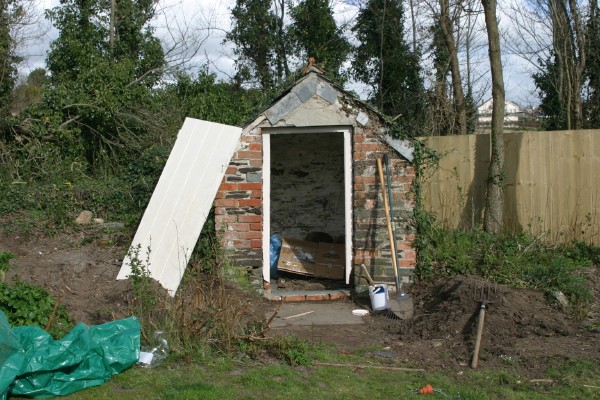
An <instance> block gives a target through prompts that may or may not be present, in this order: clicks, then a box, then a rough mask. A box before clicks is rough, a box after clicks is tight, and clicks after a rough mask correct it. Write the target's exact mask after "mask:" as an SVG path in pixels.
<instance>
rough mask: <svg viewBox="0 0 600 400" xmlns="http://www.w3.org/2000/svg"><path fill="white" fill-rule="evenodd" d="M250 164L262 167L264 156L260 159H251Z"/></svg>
mask: <svg viewBox="0 0 600 400" xmlns="http://www.w3.org/2000/svg"><path fill="white" fill-rule="evenodd" d="M248 165H250V166H251V167H262V165H263V160H262V158H261V159H260V160H250V162H249V164H248Z"/></svg>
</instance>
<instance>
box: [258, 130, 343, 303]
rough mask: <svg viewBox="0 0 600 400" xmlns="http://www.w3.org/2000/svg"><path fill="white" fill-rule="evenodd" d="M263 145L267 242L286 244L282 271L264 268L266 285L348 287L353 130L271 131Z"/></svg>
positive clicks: (281, 287)
mask: <svg viewBox="0 0 600 400" xmlns="http://www.w3.org/2000/svg"><path fill="white" fill-rule="evenodd" d="M265 139H266V140H265ZM263 146H264V149H263V151H264V154H265V168H264V169H263V171H264V176H263V183H264V187H263V190H264V195H265V197H264V199H265V205H266V204H268V207H265V209H264V212H265V215H264V219H263V221H264V225H265V228H264V230H265V237H263V241H265V240H268V242H269V245H270V242H271V240H272V238H273V236H274V235H276V239H275V240H276V241H277V240H280V241H281V245H282V248H281V254H280V259H279V263H278V267H277V268H273V266H272V265H270V263H269V266H268V267H267V266H263V272H267V271H265V269H266V268H268V270H269V271H268V272H267V273H265V274H264V277H265V280H267V279H269V282H270V283H271V287H272V288H273V289H275V290H278V291H292V292H293V291H321V290H339V289H344V288H347V287H348V283H349V279H348V277H349V266H350V262H351V254H352V252H351V243H352V242H351V236H352V229H351V228H352V226H351V225H352V223H351V221H352V219H351V206H350V205H351V202H350V198H351V187H350V182H351V163H350V134H349V130H348V129H330V127H323V128H314V129H306V128H303V129H300V128H298V129H279V130H273V131H269V132H268V133H263ZM267 153H268V155H267ZM267 165H268V166H269V167H268V168H267ZM267 170H268V171H267ZM267 228H268V229H267ZM267 231H268V232H267ZM264 248H265V246H264V245H263V249H264ZM263 254H269V252H264V253H263ZM298 254H300V256H299V255H298ZM268 261H270V260H268Z"/></svg>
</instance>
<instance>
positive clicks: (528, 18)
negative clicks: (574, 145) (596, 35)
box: [508, 0, 588, 129]
mask: <svg viewBox="0 0 600 400" xmlns="http://www.w3.org/2000/svg"><path fill="white" fill-rule="evenodd" d="M587 7H588V6H587V4H585V3H578V2H577V1H576V0H532V1H530V2H527V3H524V4H515V5H513V6H512V8H511V11H510V12H511V15H512V17H513V18H512V19H511V21H512V28H513V29H512V31H513V34H512V35H509V36H508V46H509V49H510V51H511V52H512V53H513V54H516V55H518V56H520V57H522V58H523V59H525V60H526V61H528V63H529V65H530V66H531V68H532V70H534V71H537V73H538V75H546V77H547V78H548V79H549V82H548V83H549V84H550V85H551V86H552V88H553V90H554V91H555V92H556V94H557V97H558V102H559V104H560V108H561V109H562V114H563V115H564V119H565V121H564V128H566V129H580V128H582V127H583V105H582V96H581V92H582V87H583V86H584V85H585V79H586V78H585V69H586V65H587V60H588V54H587V48H586V41H587V40H588V39H587V29H586V26H585V23H584V21H585V19H586V18H587V12H588V11H587ZM549 65H552V66H553V68H554V69H555V72H556V73H553V74H548V70H547V68H548V66H549Z"/></svg>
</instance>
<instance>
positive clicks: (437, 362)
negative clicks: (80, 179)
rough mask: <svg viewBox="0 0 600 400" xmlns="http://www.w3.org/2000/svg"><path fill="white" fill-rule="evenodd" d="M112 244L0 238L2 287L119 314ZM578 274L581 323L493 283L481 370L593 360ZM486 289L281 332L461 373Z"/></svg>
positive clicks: (455, 287)
mask: <svg viewBox="0 0 600 400" xmlns="http://www.w3.org/2000/svg"><path fill="white" fill-rule="evenodd" d="M113 239H114V236H113V237H112V238H111V241H108V242H107V241H106V240H103V239H102V232H101V231H99V230H98V228H95V229H90V230H87V231H86V230H80V231H78V232H77V233H75V234H69V235H67V234H61V235H57V236H54V237H51V238H39V237H38V238H34V237H28V238H25V237H20V236H19V235H16V234H10V233H0V251H10V252H12V253H14V254H15V255H16V256H17V258H16V259H14V260H12V261H11V263H12V264H13V267H12V268H11V269H10V270H9V273H8V274H7V281H8V282H10V281H11V279H12V278H13V277H15V276H17V275H18V277H19V279H21V280H22V281H24V282H27V283H33V284H36V285H39V286H42V287H44V288H46V289H47V290H48V291H49V292H50V293H52V294H53V295H55V296H57V295H59V294H60V293H62V295H61V304H63V305H64V306H65V307H66V308H67V310H68V311H69V313H70V314H71V315H72V316H73V317H74V318H75V319H76V320H77V321H81V322H85V323H88V324H99V323H103V322H107V321H110V320H113V319H117V318H122V317H125V316H126V315H127V314H128V311H129V307H128V301H129V300H128V299H130V296H131V291H130V287H129V284H128V282H127V281H116V280H115V277H116V275H117V273H118V271H119V269H120V267H121V261H122V259H123V256H124V255H125V252H126V246H127V244H126V243H125V242H126V240H118V238H117V240H113ZM114 243H116V244H114ZM582 274H584V275H585V276H586V278H587V281H588V282H589V285H590V287H591V288H592V290H593V292H594V296H595V303H594V304H593V305H592V307H591V308H590V310H589V312H588V313H587V315H585V316H584V317H582V318H577V317H575V316H573V315H571V314H569V313H567V312H564V311H563V310H562V309H561V308H560V306H558V305H556V304H550V303H549V302H548V301H547V300H546V299H545V298H544V296H543V294H541V293H539V292H537V291H532V290H525V289H513V288H509V287H506V286H501V285H498V286H496V287H495V291H494V290H492V291H491V292H490V295H489V299H490V300H491V303H490V304H489V305H488V308H487V313H486V317H485V326H484V333H483V340H482V344H481V353H480V368H486V369H492V368H502V369H506V370H509V371H512V372H514V373H517V374H520V375H521V376H523V377H524V378H529V379H534V378H541V377H543V376H544V372H545V371H547V370H548V369H549V368H553V367H557V366H560V365H561V364H564V362H565V361H567V360H570V359H586V360H590V361H592V362H595V363H600V346H598V340H599V339H600V267H599V266H596V267H592V268H589V269H587V270H585V271H582ZM486 286H487V283H485V282H482V281H478V280H476V279H473V278H470V277H464V276H461V277H456V278H451V279H446V280H439V281H437V282H428V283H415V284H413V285H412V286H411V287H410V288H408V292H409V293H410V295H411V296H412V297H413V302H414V305H415V309H414V315H413V317H412V318H411V319H410V320H397V319H392V318H390V317H389V315H385V314H373V315H369V316H367V317H364V320H365V323H364V324H362V325H351V326H350V325H348V326H339V325H336V326H319V327H316V326H305V327H301V326H300V327H293V328H289V331H290V332H293V333H295V334H297V335H298V336H300V337H303V338H305V339H307V340H309V341H314V342H328V343H335V344H336V345H337V348H338V349H339V351H340V353H341V354H352V353H354V352H357V351H360V352H361V354H364V351H365V350H364V349H365V348H367V349H374V350H373V351H371V352H370V353H368V354H367V355H368V356H371V357H373V358H378V359H381V360H382V361H384V362H385V360H386V359H387V360H392V361H393V362H394V363H395V364H401V365H408V366H412V367H416V368H424V369H425V370H443V371H448V372H449V373H452V374H461V371H462V370H465V369H466V368H468V366H469V363H470V356H471V354H472V351H473V347H474V339H475V333H476V326H477V315H478V312H479V303H478V302H477V301H476V298H477V297H478V295H477V293H479V292H478V290H479V289H480V288H482V287H486ZM238 295H241V296H243V295H244V294H243V293H241V292H240V293H238ZM355 301H356V302H357V303H360V302H362V303H363V304H364V303H365V299H355ZM276 308H277V304H274V303H273V302H268V301H266V300H264V299H262V298H256V302H255V309H256V310H257V313H256V315H259V314H260V315H266V314H268V313H269V312H271V311H274V310H276ZM272 333H273V334H275V333H276V332H272ZM278 334H281V332H278ZM267 335H269V332H267Z"/></svg>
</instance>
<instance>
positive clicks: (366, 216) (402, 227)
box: [214, 67, 415, 295]
mask: <svg viewBox="0 0 600 400" xmlns="http://www.w3.org/2000/svg"><path fill="white" fill-rule="evenodd" d="M384 153H387V154H388V157H389V160H390V172H391V173H390V178H391V187H392V193H393V195H392V196H393V206H394V209H393V219H394V222H395V226H396V239H397V249H398V255H399V260H400V261H399V264H400V265H399V267H400V276H403V277H404V279H406V277H408V276H410V273H411V271H412V269H413V268H414V266H415V250H414V247H413V241H414V237H415V235H414V230H413V224H412V222H413V221H412V218H413V209H414V202H413V199H412V197H411V192H410V191H411V185H412V182H413V179H414V177H415V170H414V167H413V165H412V163H411V161H410V160H411V159H412V153H411V148H410V145H408V146H407V143H406V142H403V141H399V140H394V139H392V138H391V137H390V136H389V135H387V131H386V123H385V121H384V119H383V117H382V116H381V115H380V114H379V113H377V112H376V111H375V110H374V109H372V108H370V107H369V106H367V105H366V104H364V103H363V102H361V101H360V100H358V99H357V98H355V97H354V96H353V95H352V94H350V93H349V92H347V91H345V90H343V89H342V88H340V87H338V86H337V85H335V84H334V83H333V82H332V81H331V80H329V79H328V78H327V77H326V76H324V75H323V74H322V73H321V72H320V71H319V70H318V69H316V68H314V67H312V68H310V69H309V71H308V73H306V74H305V75H304V76H303V77H302V78H301V79H299V80H298V81H297V82H296V83H295V84H294V85H292V87H290V88H289V89H288V90H286V91H285V92H284V93H283V94H282V95H281V96H280V97H279V98H277V99H276V101H275V102H274V103H273V104H272V105H271V106H270V107H269V108H267V109H266V110H264V111H263V112H261V113H260V114H258V116H256V118H254V119H253V120H252V121H250V122H249V123H248V124H247V125H246V126H244V127H243V131H242V135H241V139H240V143H239V145H238V147H237V149H236V151H235V153H234V155H233V157H232V159H231V161H230V163H229V166H228V167H227V169H226V171H225V176H224V178H223V180H222V182H221V184H220V187H219V189H218V192H217V195H216V197H215V200H214V213H215V222H216V227H217V230H218V231H219V232H221V235H222V236H221V237H222V244H223V246H224V249H225V251H226V253H227V254H228V255H229V256H230V258H231V259H232V261H233V263H234V264H235V265H238V266H248V267H255V268H258V269H260V271H261V272H262V273H260V275H262V277H263V282H264V289H265V293H266V294H267V295H271V294H272V293H271V287H272V283H273V282H272V276H271V275H272V269H271V266H270V257H269V254H270V253H269V249H270V238H271V236H272V235H274V234H278V235H280V236H281V237H283V238H289V239H296V240H306V239H307V236H308V235H310V234H311V233H314V232H317V233H325V234H327V236H328V237H329V238H331V241H332V242H333V243H337V244H338V245H340V246H342V248H343V251H344V255H345V257H344V265H343V275H342V277H341V281H343V284H344V285H347V288H348V290H351V289H355V288H358V287H362V285H365V282H364V281H362V280H359V278H358V277H355V275H356V274H355V273H354V271H355V270H356V271H358V270H359V267H360V265H361V264H365V265H366V266H367V267H368V268H369V269H370V272H371V274H372V275H373V276H374V278H375V280H378V281H389V282H393V281H394V273H393V269H392V263H391V252H390V243H389V240H388V231H387V225H386V217H385V212H384V210H385V209H384V206H383V200H382V192H381V188H380V185H379V178H378V169H377V157H379V156H381V155H383V154H384Z"/></svg>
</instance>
